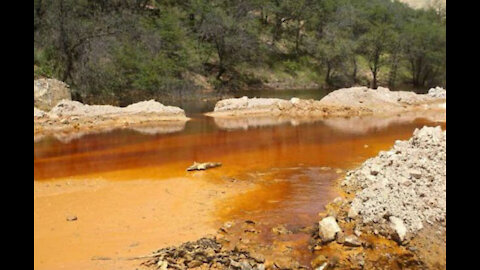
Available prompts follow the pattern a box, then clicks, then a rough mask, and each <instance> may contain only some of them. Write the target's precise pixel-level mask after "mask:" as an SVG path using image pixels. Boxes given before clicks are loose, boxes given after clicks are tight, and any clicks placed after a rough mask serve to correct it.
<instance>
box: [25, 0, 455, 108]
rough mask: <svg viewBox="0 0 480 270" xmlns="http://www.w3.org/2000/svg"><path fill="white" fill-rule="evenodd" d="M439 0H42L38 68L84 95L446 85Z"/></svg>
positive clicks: (117, 97)
mask: <svg viewBox="0 0 480 270" xmlns="http://www.w3.org/2000/svg"><path fill="white" fill-rule="evenodd" d="M445 14H446V13H445V10H444V9H438V8H433V7H432V8H429V9H413V8H411V7H410V6H408V5H407V4H405V3H402V2H399V1H391V0H264V1H261V0H235V1H234V0H211V1H209V0H177V1H173V0H167V1H158V0H153V1H152V0H125V1H120V0H110V1H108V0H96V1H94V0H76V1H74V0H35V1H34V78H40V77H49V78H56V79H59V80H61V81H64V82H66V83H67V84H69V85H70V86H71V88H72V90H73V92H72V95H73V98H74V99H76V100H79V101H82V102H86V103H108V104H124V103H131V102H135V101H139V100H144V99H148V98H157V99H166V98H175V97H198V96H201V95H203V94H204V93H205V92H207V91H206V90H208V91H209V92H210V93H227V92H232V91H236V90H239V89H251V88H256V89H262V88H268V87H274V88H294V87H299V86H304V85H310V86H312V87H318V88H325V89H336V88H340V87H349V86H353V85H367V86H370V87H372V88H376V87H377V86H387V87H390V88H391V89H404V88H405V89H407V88H408V89H415V90H418V91H422V90H424V89H427V88H429V87H434V86H437V85H438V86H443V87H445V84H446V76H445V68H446V47H445V46H446V27H445V26H446V15H445Z"/></svg>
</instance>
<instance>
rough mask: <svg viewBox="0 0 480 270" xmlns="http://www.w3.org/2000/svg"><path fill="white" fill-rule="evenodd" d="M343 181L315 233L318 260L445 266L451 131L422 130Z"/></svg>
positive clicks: (350, 265) (341, 263)
mask: <svg viewBox="0 0 480 270" xmlns="http://www.w3.org/2000/svg"><path fill="white" fill-rule="evenodd" d="M341 185H342V190H343V191H344V192H345V194H344V195H345V196H343V197H339V198H337V199H335V200H334V201H333V202H332V203H330V204H329V205H327V211H326V213H324V215H323V216H324V217H323V218H322V219H321V220H320V222H319V225H318V231H317V232H315V233H313V234H312V246H311V248H312V250H313V251H314V254H315V256H316V259H315V260H314V261H313V263H312V266H313V267H321V266H322V265H323V266H324V267H325V266H328V265H330V266H333V265H335V267H337V268H339V269H351V268H359V267H360V268H366V269H371V268H373V267H374V266H378V265H383V268H384V269H394V267H395V265H400V266H402V267H407V266H408V267H410V268H413V269H445V267H446V131H442V130H441V128H440V127H435V128H433V127H424V128H422V129H417V130H415V132H414V133H413V136H412V137H411V138H410V139H409V140H407V141H397V142H396V143H395V145H394V146H393V147H392V148H391V149H390V150H389V151H382V152H380V153H379V154H378V156H377V157H375V158H372V159H369V160H367V161H366V162H364V163H363V164H362V166H360V167H359V168H357V169H355V170H352V171H349V172H347V174H346V177H345V179H344V180H343V181H342V183H341Z"/></svg>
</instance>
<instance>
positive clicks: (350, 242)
mask: <svg viewBox="0 0 480 270" xmlns="http://www.w3.org/2000/svg"><path fill="white" fill-rule="evenodd" d="M344 245H345V246H350V247H359V246H361V245H362V241H360V239H358V237H356V236H355V235H348V236H346V237H345V242H344Z"/></svg>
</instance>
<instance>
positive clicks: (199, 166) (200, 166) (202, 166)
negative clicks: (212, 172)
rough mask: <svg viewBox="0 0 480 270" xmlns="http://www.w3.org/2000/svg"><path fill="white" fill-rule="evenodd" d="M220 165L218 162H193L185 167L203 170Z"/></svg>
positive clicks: (192, 169) (191, 169) (190, 169)
mask: <svg viewBox="0 0 480 270" xmlns="http://www.w3.org/2000/svg"><path fill="white" fill-rule="evenodd" d="M220 166H222V163H220V162H204V163H198V162H193V165H192V166H190V167H188V168H187V171H203V170H206V169H210V168H216V167H220Z"/></svg>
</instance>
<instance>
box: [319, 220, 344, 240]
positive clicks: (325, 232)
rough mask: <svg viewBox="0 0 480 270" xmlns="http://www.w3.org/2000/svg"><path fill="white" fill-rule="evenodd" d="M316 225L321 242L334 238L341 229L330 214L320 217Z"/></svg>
mask: <svg viewBox="0 0 480 270" xmlns="http://www.w3.org/2000/svg"><path fill="white" fill-rule="evenodd" d="M318 225H319V226H318V233H319V235H320V238H321V239H322V241H323V242H329V241H332V240H334V239H335V237H336V235H337V233H339V232H341V231H342V230H341V229H340V226H338V224H337V221H336V220H335V218H334V217H332V216H330V217H326V218H324V219H322V220H321V221H320V222H319V223H318Z"/></svg>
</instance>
